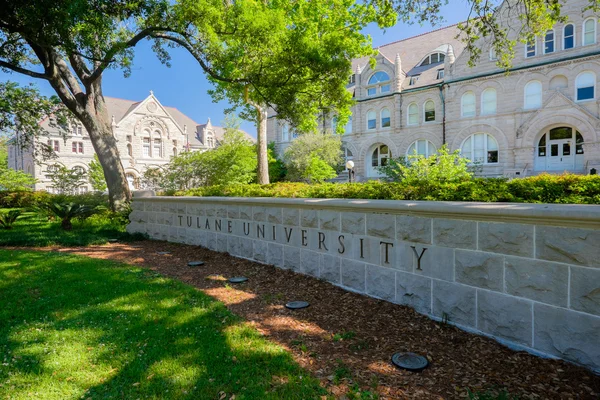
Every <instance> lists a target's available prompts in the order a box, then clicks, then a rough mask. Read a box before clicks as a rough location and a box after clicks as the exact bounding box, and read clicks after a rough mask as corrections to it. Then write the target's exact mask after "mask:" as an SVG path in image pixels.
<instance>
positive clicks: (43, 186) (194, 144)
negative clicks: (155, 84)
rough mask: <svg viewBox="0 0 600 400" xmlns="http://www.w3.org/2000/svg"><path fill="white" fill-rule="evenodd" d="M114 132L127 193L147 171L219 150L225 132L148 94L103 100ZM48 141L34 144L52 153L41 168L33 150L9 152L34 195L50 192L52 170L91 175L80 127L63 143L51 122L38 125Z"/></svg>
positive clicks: (87, 144) (11, 165)
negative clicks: (180, 156) (60, 168)
mask: <svg viewBox="0 0 600 400" xmlns="http://www.w3.org/2000/svg"><path fill="white" fill-rule="evenodd" d="M105 101H106V107H107V109H108V114H109V116H110V117H111V118H112V130H113V134H114V135H115V137H116V139H117V146H118V150H119V154H120V156H121V162H122V163H123V168H124V169H125V175H126V176H127V181H128V182H129V185H130V188H132V189H135V188H138V187H139V182H140V180H139V178H140V176H141V175H142V174H143V173H144V171H145V170H146V169H148V168H161V167H163V166H164V165H166V164H167V163H168V162H169V161H170V159H171V157H173V156H176V155H177V154H179V153H180V152H183V151H206V150H209V149H212V148H214V147H215V146H217V145H218V143H219V141H220V140H221V139H222V138H223V134H224V132H225V130H224V129H223V128H222V127H219V126H214V125H212V124H211V122H210V119H209V120H208V122H207V123H206V124H197V123H196V122H194V121H193V120H192V119H191V118H189V117H188V116H186V115H185V114H183V113H182V112H181V111H179V110H178V109H176V108H173V107H165V106H163V105H162V104H161V103H160V102H159V101H158V99H157V98H156V96H154V94H153V93H152V92H150V95H149V96H148V97H146V98H145V99H144V100H142V101H138V102H135V101H131V100H123V99H117V98H112V97H105ZM41 124H42V125H44V127H45V130H46V131H48V132H49V135H48V136H44V137H41V138H38V139H36V140H42V141H44V143H46V142H47V144H48V145H49V146H50V147H51V148H52V149H53V150H54V153H55V154H56V156H57V157H56V158H54V159H52V160H48V161H46V162H42V163H36V162H35V161H34V155H33V153H32V151H31V150H28V149H20V148H17V147H15V146H9V159H8V166H9V168H13V169H16V170H23V171H25V172H27V173H29V174H31V175H33V176H34V177H35V178H36V179H37V180H38V182H37V183H36V184H35V187H34V189H35V190H47V191H49V192H53V191H54V189H53V187H52V182H51V180H50V179H49V177H48V173H49V172H50V171H51V170H52V168H54V167H55V165H56V164H62V165H64V166H66V167H68V168H79V169H82V170H84V171H87V170H88V169H89V163H90V161H92V160H93V158H94V154H95V152H94V148H93V147H92V143H91V141H90V138H89V136H88V134H87V132H86V131H85V128H84V127H83V126H82V125H81V124H78V125H73V126H72V130H71V131H70V132H69V135H67V137H66V139H65V138H64V137H63V135H62V134H61V133H59V131H58V129H57V128H55V129H53V128H51V127H50V120H49V119H46V120H44V121H42V122H41ZM90 190H92V187H91V185H89V184H85V185H82V186H81V187H80V192H87V191H90Z"/></svg>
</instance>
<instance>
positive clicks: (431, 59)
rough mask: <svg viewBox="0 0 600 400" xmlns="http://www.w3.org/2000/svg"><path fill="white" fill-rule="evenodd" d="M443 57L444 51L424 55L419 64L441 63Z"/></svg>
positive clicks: (444, 57) (444, 56)
mask: <svg viewBox="0 0 600 400" xmlns="http://www.w3.org/2000/svg"><path fill="white" fill-rule="evenodd" d="M445 59H446V55H445V54H444V53H439V52H438V53H433V54H430V55H428V56H427V57H425V58H424V59H423V61H422V62H421V64H419V66H423V65H429V64H437V63H441V62H444V60H445Z"/></svg>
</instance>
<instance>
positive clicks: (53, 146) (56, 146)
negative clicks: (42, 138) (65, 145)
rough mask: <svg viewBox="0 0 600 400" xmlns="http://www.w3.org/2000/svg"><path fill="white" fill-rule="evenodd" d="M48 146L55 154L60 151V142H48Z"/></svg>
mask: <svg viewBox="0 0 600 400" xmlns="http://www.w3.org/2000/svg"><path fill="white" fill-rule="evenodd" d="M48 146H50V149H52V150H54V151H55V152H57V153H58V152H59V151H60V142H59V141H58V140H48Z"/></svg>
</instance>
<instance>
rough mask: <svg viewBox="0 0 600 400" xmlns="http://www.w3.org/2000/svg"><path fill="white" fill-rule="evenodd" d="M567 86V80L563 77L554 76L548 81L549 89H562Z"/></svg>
mask: <svg viewBox="0 0 600 400" xmlns="http://www.w3.org/2000/svg"><path fill="white" fill-rule="evenodd" d="M568 86H569V80H568V79H567V77H566V76H564V75H556V76H554V77H552V79H550V89H551V90H556V89H564V88H566V87H568Z"/></svg>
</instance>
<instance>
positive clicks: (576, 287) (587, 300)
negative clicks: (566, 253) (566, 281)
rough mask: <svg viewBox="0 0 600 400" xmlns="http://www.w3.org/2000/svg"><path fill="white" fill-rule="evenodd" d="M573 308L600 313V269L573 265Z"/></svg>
mask: <svg viewBox="0 0 600 400" xmlns="http://www.w3.org/2000/svg"><path fill="white" fill-rule="evenodd" d="M571 308H572V309H574V310H578V311H583V312H586V313H589V314H595V315H600V269H590V268H579V267H571Z"/></svg>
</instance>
